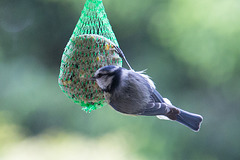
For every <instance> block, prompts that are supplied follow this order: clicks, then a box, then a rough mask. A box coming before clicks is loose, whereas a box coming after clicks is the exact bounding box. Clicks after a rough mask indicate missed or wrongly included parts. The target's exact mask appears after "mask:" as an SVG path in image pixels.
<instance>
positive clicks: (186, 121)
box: [176, 109, 203, 132]
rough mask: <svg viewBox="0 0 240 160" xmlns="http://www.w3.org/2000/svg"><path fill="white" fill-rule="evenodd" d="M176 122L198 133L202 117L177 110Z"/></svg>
mask: <svg viewBox="0 0 240 160" xmlns="http://www.w3.org/2000/svg"><path fill="white" fill-rule="evenodd" d="M179 111H180V114H178V115H177V119H176V121H177V122H179V123H181V124H183V125H185V126H187V127H189V128H191V129H192V130H193V131H195V132H198V131H199V129H200V126H201V123H202V120H203V118H202V116H201V115H198V114H194V113H190V112H187V111H184V110H181V109H179Z"/></svg>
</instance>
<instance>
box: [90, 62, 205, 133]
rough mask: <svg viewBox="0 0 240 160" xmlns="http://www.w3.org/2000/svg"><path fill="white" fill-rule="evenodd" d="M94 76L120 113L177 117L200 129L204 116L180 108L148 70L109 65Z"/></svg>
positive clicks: (110, 102) (194, 129)
mask: <svg viewBox="0 0 240 160" xmlns="http://www.w3.org/2000/svg"><path fill="white" fill-rule="evenodd" d="M90 79H91V80H92V81H95V82H96V83H97V85H98V86H99V87H100V88H101V90H102V91H103V92H104V97H105V99H106V101H107V102H108V104H109V105H110V106H112V108H114V109H115V110H116V111H118V112H120V113H123V114H128V115H136V116H156V117H157V118H159V119H167V120H172V121H177V122H179V123H181V124H183V125H185V126H187V127H189V128H190V129H192V130H193V131H195V132H198V131H199V130H200V126H201V123H202V121H203V117H202V116H201V115H199V114H194V113H191V112H187V111H185V110H183V109H180V108H178V107H176V106H174V105H172V103H171V102H170V100H168V99H167V98H163V97H162V96H161V94H160V93H159V92H158V91H157V90H156V87H155V85H154V82H153V81H152V80H151V79H150V77H149V76H148V75H146V74H145V73H144V71H140V72H137V71H134V70H133V69H132V68H130V69H129V70H128V69H126V68H123V67H119V66H114V65H109V66H104V67H101V68H99V69H98V70H97V71H96V72H95V73H94V76H93V77H91V78H90Z"/></svg>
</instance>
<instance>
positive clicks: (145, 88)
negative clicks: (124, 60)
mask: <svg viewBox="0 0 240 160" xmlns="http://www.w3.org/2000/svg"><path fill="white" fill-rule="evenodd" d="M150 91H151V87H150V85H149V84H148V82H147V80H146V79H145V78H144V77H142V76H141V75H140V74H138V73H136V72H134V71H129V72H128V73H127V74H126V75H124V76H122V79H121V81H120V83H119V86H118V88H116V90H115V91H114V92H113V94H112V95H111V97H110V105H111V106H112V107H113V108H114V109H116V110H117V111H119V112H122V113H126V114H138V113H139V112H142V110H144V108H145V106H146V105H147V103H148V102H149V101H150Z"/></svg>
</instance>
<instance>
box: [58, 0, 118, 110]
mask: <svg viewBox="0 0 240 160" xmlns="http://www.w3.org/2000/svg"><path fill="white" fill-rule="evenodd" d="M115 47H118V42H117V39H116V37H115V34H114V33H113V31H112V27H111V25H110V23H109V20H108V18H107V15H106V12H105V10H104V6H103V3H102V0H86V3H85V5H84V8H83V11H82V14H81V16H80V18H79V20H78V22H77V25H76V27H75V29H74V31H73V34H72V36H71V38H70V40H69V42H68V43H67V46H66V47H65V50H64V52H63V55H62V60H61V66H60V74H59V78H58V83H59V86H60V88H61V90H62V91H63V92H64V93H65V95H66V96H67V97H69V98H70V99H72V100H73V101H74V102H75V103H77V104H79V105H81V106H82V107H83V110H85V111H87V112H91V111H92V110H95V109H97V108H100V107H101V106H103V105H104V104H105V101H104V95H103V92H102V91H101V89H100V88H99V87H98V85H97V84H96V82H92V81H91V80H90V77H92V76H93V75H94V73H95V72H96V70H97V69H99V68H101V67H103V66H107V65H116V66H122V59H121V58H120V57H119V55H118V54H117V53H116V50H115Z"/></svg>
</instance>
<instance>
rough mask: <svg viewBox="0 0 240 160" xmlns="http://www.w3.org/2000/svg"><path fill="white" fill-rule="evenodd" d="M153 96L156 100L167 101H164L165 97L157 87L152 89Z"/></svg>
mask: <svg viewBox="0 0 240 160" xmlns="http://www.w3.org/2000/svg"><path fill="white" fill-rule="evenodd" d="M151 98H152V99H153V100H154V101H155V102H159V103H166V102H165V101H164V98H163V97H162V96H161V94H160V93H159V92H158V91H157V90H156V89H152V95H151Z"/></svg>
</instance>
